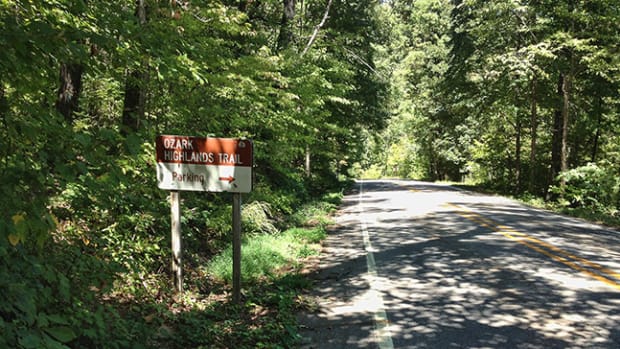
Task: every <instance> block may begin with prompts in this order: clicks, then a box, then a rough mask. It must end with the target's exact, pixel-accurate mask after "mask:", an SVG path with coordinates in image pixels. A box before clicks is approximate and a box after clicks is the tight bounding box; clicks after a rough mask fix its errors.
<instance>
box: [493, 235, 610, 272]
mask: <svg viewBox="0 0 620 349" xmlns="http://www.w3.org/2000/svg"><path fill="white" fill-rule="evenodd" d="M499 228H500V229H502V230H507V231H509V232H513V233H515V234H517V235H520V236H522V237H524V238H525V239H528V240H530V241H532V242H534V243H537V244H539V245H541V246H544V247H546V248H548V249H550V250H553V251H555V252H557V253H560V254H562V255H564V256H566V257H568V258H570V259H574V260H576V261H579V262H581V263H583V264H585V265H587V266H589V267H590V268H593V269H596V270H598V271H600V272H602V273H604V274H607V275H609V276H611V277H613V278H616V279H620V273H617V272H615V271H613V270H611V269H609V268H606V267H604V266H602V265H600V264H597V263H594V262H591V261H589V260H587V259H584V258H582V257H579V256H576V255H574V254H572V253H570V252H567V251H564V250H563V249H561V248H559V247H557V246H554V245H551V244H550V243H547V242H545V241H542V240H539V239H537V238H534V237H531V236H529V235H527V234H524V233H521V232H518V231H515V230H514V229H511V228H509V227H506V226H499Z"/></svg>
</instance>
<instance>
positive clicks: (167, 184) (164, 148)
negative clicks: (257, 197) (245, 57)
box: [155, 135, 254, 193]
mask: <svg viewBox="0 0 620 349" xmlns="http://www.w3.org/2000/svg"><path fill="white" fill-rule="evenodd" d="M155 148H156V152H157V186H158V187H159V188H160V189H165V190H192V191H210V192H232V193H249V192H250V191H252V165H253V162H254V159H253V156H254V154H253V144H252V141H251V140H247V139H238V138H211V137H207V138H204V137H190V136H170V135H162V136H158V137H157V139H156V142H155Z"/></svg>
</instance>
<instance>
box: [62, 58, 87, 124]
mask: <svg viewBox="0 0 620 349" xmlns="http://www.w3.org/2000/svg"><path fill="white" fill-rule="evenodd" d="M83 72H84V66H82V65H81V64H78V63H63V64H61V65H60V75H59V77H60V86H59V87H58V98H57V99H56V110H57V111H58V112H59V113H60V114H62V116H64V118H65V120H67V122H69V123H70V122H72V121H73V113H75V112H76V111H77V109H78V106H79V103H78V100H79V97H80V93H81V91H82V73H83Z"/></svg>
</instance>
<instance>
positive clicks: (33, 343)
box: [18, 331, 41, 349]
mask: <svg viewBox="0 0 620 349" xmlns="http://www.w3.org/2000/svg"><path fill="white" fill-rule="evenodd" d="M18 342H19V345H21V346H22V347H23V348H25V349H35V348H40V347H41V334H39V333H37V332H34V331H30V332H28V334H26V335H25V336H23V337H21V338H20V339H19V341H18Z"/></svg>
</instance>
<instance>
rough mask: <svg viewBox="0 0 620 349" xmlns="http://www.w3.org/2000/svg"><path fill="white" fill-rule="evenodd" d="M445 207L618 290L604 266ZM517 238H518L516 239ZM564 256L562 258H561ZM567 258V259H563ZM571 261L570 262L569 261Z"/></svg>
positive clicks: (614, 274) (612, 274)
mask: <svg viewBox="0 0 620 349" xmlns="http://www.w3.org/2000/svg"><path fill="white" fill-rule="evenodd" d="M445 206H447V207H451V208H454V209H455V210H456V211H457V214H458V215H460V216H461V217H463V218H466V219H469V220H471V221H473V222H476V223H478V224H480V225H482V226H484V227H486V228H489V229H491V230H493V231H495V232H498V233H500V234H502V235H504V236H505V237H507V238H509V239H511V240H514V241H516V242H518V243H520V244H523V245H524V246H526V247H528V248H530V249H532V250H534V251H536V252H538V253H541V254H543V255H545V256H547V257H549V258H551V259H553V260H555V261H557V262H560V263H562V264H564V265H566V266H568V267H570V268H571V269H573V270H576V271H579V272H581V273H584V274H586V275H588V276H590V277H592V278H594V279H596V280H598V281H601V282H603V283H605V284H607V285H609V286H612V287H614V288H616V289H618V290H620V284H619V283H618V282H616V281H614V280H613V279H614V278H615V279H618V280H620V274H619V273H617V272H615V271H613V270H611V269H609V268H606V267H604V266H601V265H600V264H597V263H594V262H591V261H589V260H587V259H584V258H581V257H579V256H576V255H574V254H572V253H570V252H567V251H565V250H563V249H561V248H559V247H557V246H554V245H552V244H550V243H547V242H545V241H542V240H540V239H537V238H534V237H531V236H529V235H528V234H525V233H523V232H520V231H517V230H515V229H513V228H510V227H507V226H505V225H500V224H499V223H497V222H494V221H492V220H490V219H488V218H485V217H483V216H481V215H479V214H477V213H475V212H473V211H470V210H467V209H465V208H463V207H461V206H458V205H454V204H450V203H448V204H445ZM517 236H518V237H517ZM543 247H545V248H547V249H548V250H551V251H554V252H556V253H557V254H554V253H552V252H551V251H548V250H545V249H544V248H543ZM562 256H564V257H562ZM565 257H567V258H565ZM571 259H572V260H571ZM575 262H581V263H583V264H584V265H586V266H588V267H590V268H592V269H596V270H598V271H599V272H600V273H602V274H604V276H603V275H599V274H597V273H595V272H592V271H590V270H588V269H586V268H584V267H583V266H581V265H579V264H577V263H575Z"/></svg>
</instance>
